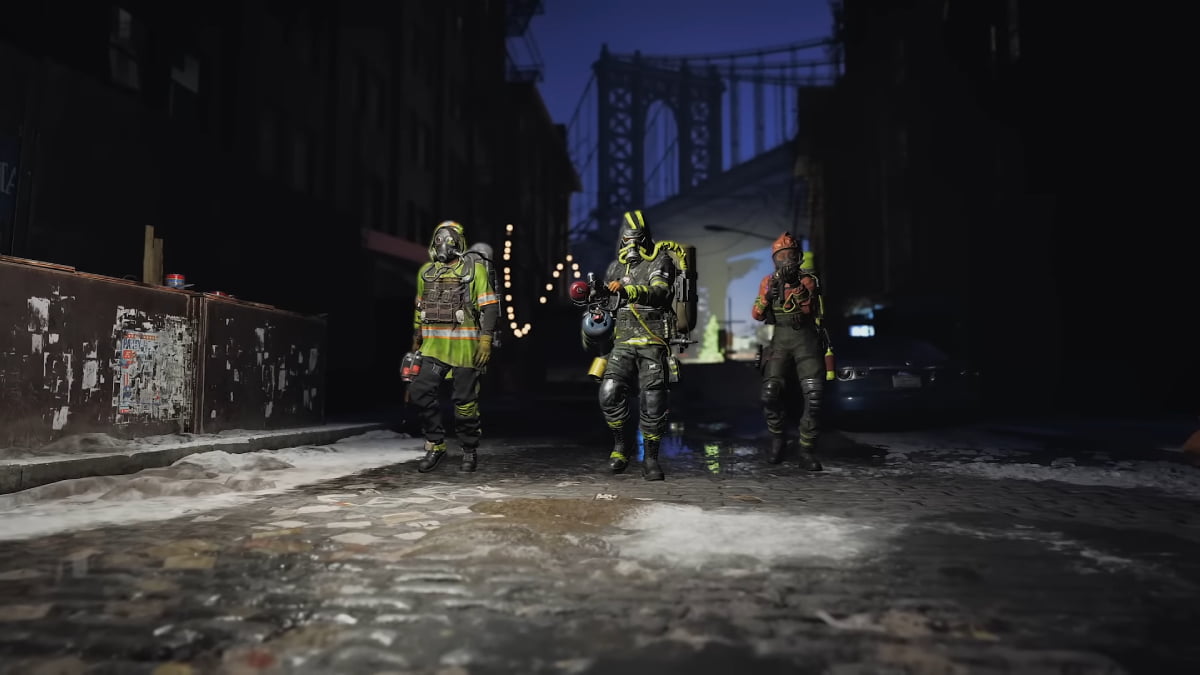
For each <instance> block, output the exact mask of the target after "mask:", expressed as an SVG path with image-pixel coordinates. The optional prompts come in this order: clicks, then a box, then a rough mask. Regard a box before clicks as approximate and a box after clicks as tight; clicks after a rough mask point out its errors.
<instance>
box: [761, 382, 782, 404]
mask: <svg viewBox="0 0 1200 675" xmlns="http://www.w3.org/2000/svg"><path fill="white" fill-rule="evenodd" d="M782 398H783V382H781V381H780V380H777V379H775V378H771V379H769V380H764V381H763V386H762V402H763V403H765V404H767V405H774V404H777V403H779V401H780V399H782Z"/></svg>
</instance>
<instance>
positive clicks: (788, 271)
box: [771, 248, 800, 284]
mask: <svg viewBox="0 0 1200 675" xmlns="http://www.w3.org/2000/svg"><path fill="white" fill-rule="evenodd" d="M771 260H772V261H773V262H774V263H775V274H776V275H777V276H778V277H779V278H780V279H782V280H784V281H785V282H787V283H792V284H794V283H796V282H797V281H799V280H800V249H798V248H783V249H779V250H778V251H776V252H775V253H774V254H773V255H772V256H771Z"/></svg>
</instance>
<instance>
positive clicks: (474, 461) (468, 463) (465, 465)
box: [459, 445, 479, 472]
mask: <svg viewBox="0 0 1200 675" xmlns="http://www.w3.org/2000/svg"><path fill="white" fill-rule="evenodd" d="M476 450H478V447H474V448H468V447H467V446H465V445H464V446H463V449H462V451H463V456H462V466H460V467H459V470H461V471H467V472H471V471H474V470H475V467H477V466H479V455H477V454H476V453H475V451H476Z"/></svg>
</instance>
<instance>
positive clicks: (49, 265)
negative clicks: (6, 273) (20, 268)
mask: <svg viewBox="0 0 1200 675" xmlns="http://www.w3.org/2000/svg"><path fill="white" fill-rule="evenodd" d="M0 261H2V262H6V263H13V264H22V265H30V267H41V268H46V269H56V270H59V271H74V270H76V269H74V268H73V267H71V265H60V264H58V263H48V262H46V261H35V259H30V258H18V257H14V256H0Z"/></svg>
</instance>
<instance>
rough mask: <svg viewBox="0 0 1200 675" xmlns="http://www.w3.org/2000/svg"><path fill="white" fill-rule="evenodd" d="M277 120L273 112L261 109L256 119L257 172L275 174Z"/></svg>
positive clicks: (277, 157) (277, 140)
mask: <svg viewBox="0 0 1200 675" xmlns="http://www.w3.org/2000/svg"><path fill="white" fill-rule="evenodd" d="M278 146H279V120H278V116H277V115H276V114H275V111H273V110H270V109H263V110H262V111H260V112H259V118H258V170H259V171H261V172H263V173H264V174H266V175H268V176H272V175H274V174H275V169H276V166H278V162H279V153H278Z"/></svg>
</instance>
